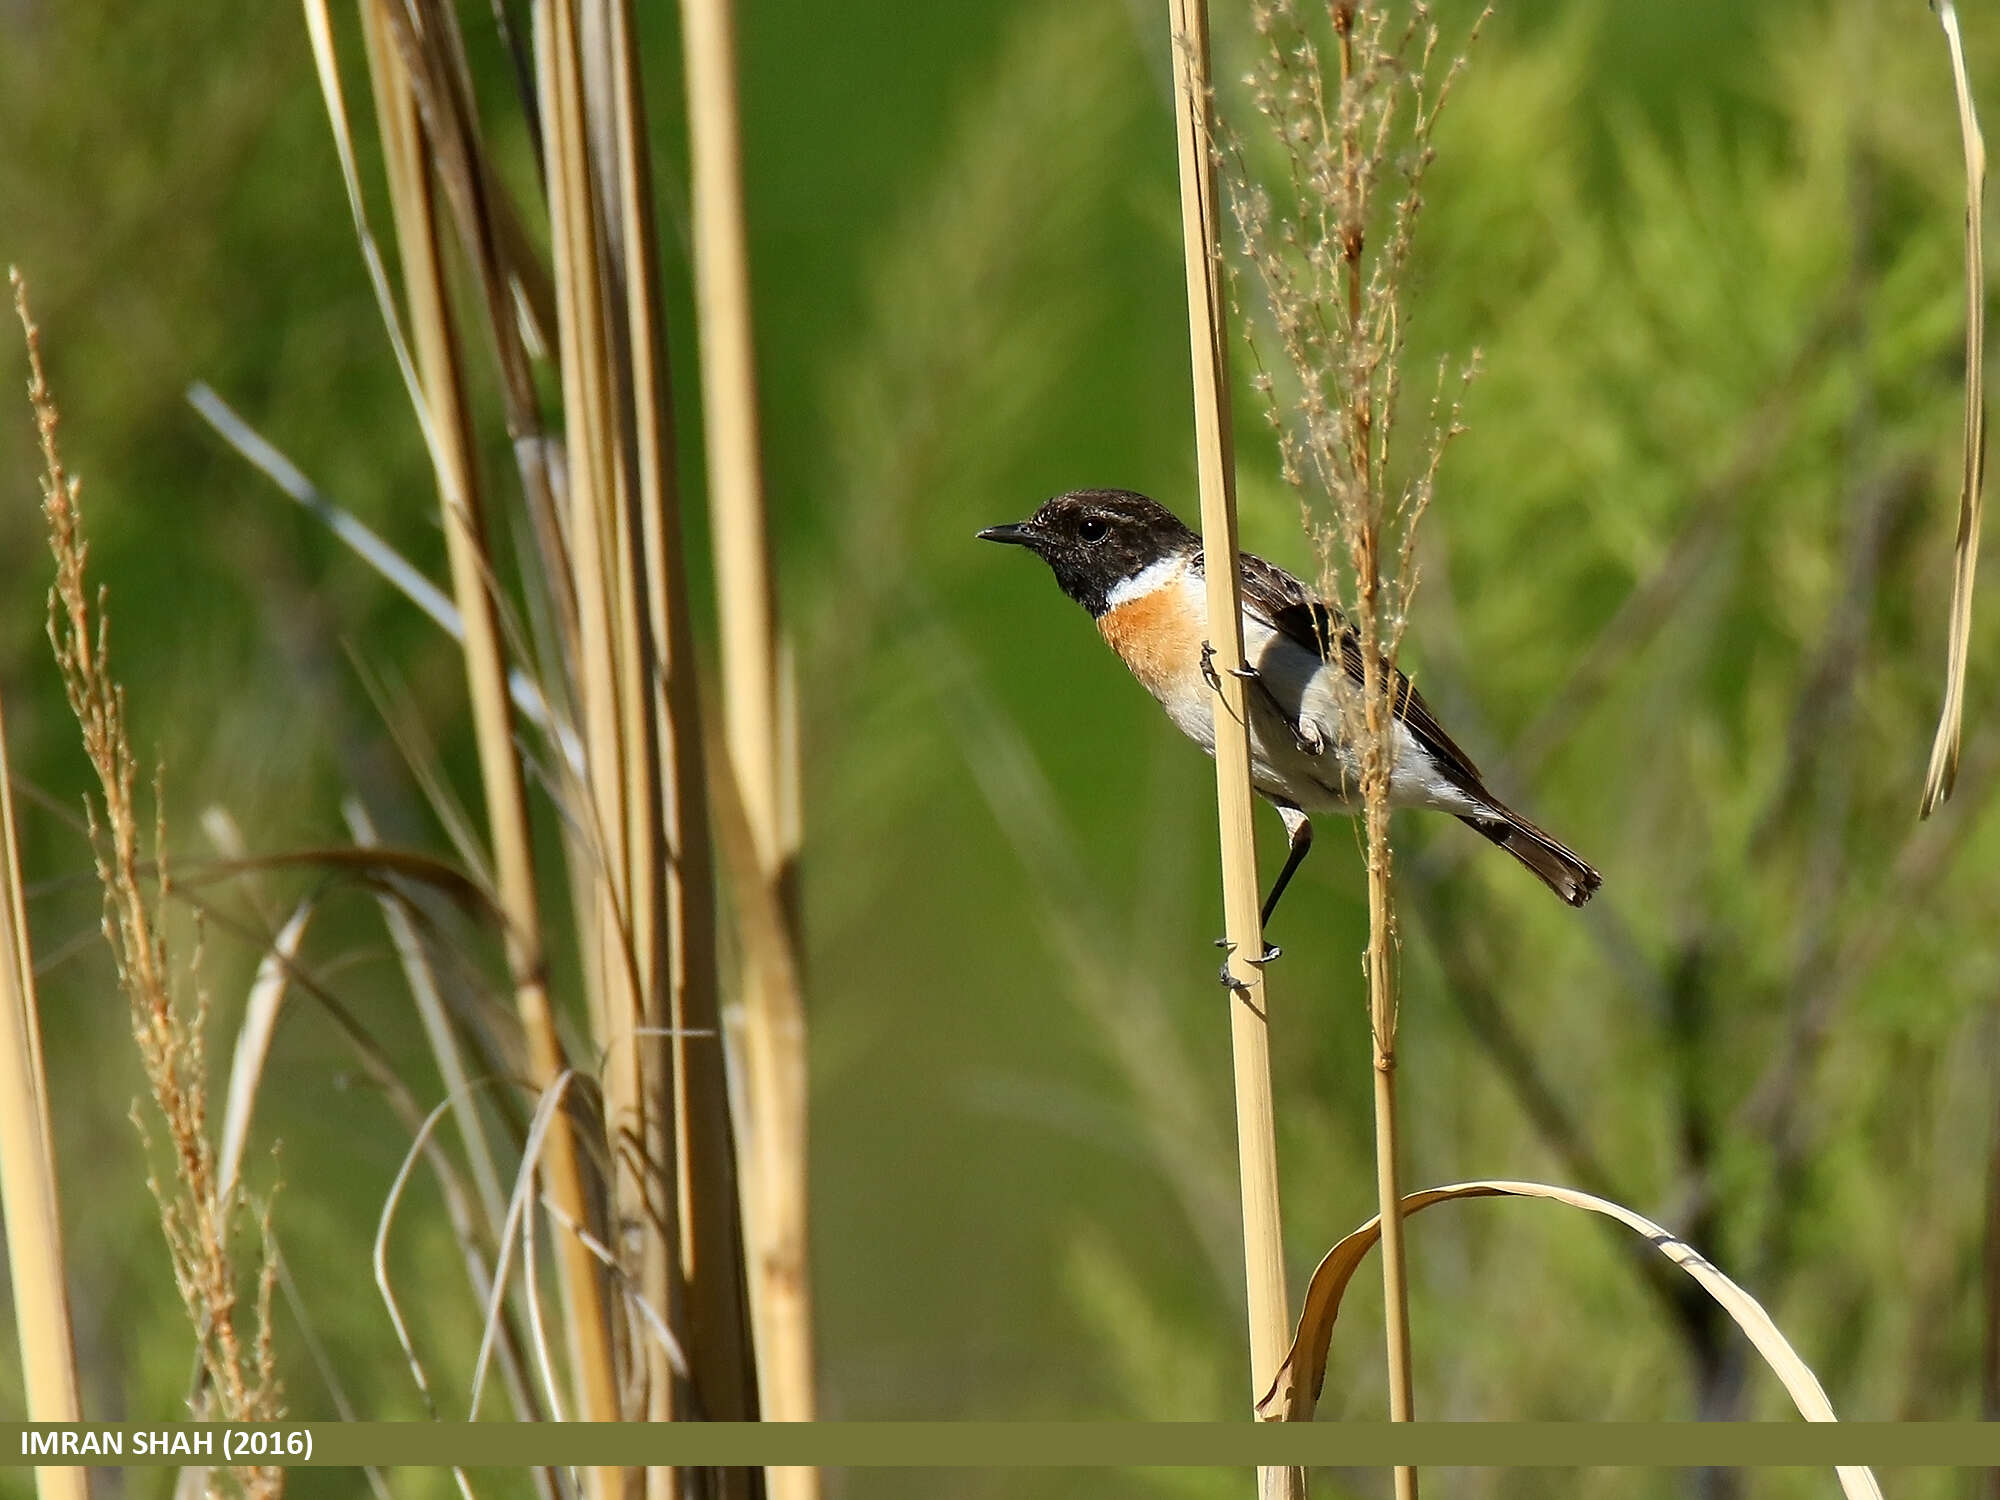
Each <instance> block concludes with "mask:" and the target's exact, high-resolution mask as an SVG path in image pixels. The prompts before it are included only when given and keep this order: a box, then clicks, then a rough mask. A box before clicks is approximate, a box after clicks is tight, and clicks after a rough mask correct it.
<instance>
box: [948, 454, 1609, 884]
mask: <svg viewBox="0 0 2000 1500" xmlns="http://www.w3.org/2000/svg"><path fill="white" fill-rule="evenodd" d="M979 536H980V539H981V540H983V541H988V542H1010V543H1013V544H1014V545H1016V546H1021V547H1026V548H1028V549H1029V550H1030V551H1031V552H1033V553H1034V554H1035V555H1036V556H1038V557H1040V558H1041V559H1042V561H1043V562H1045V563H1047V564H1048V565H1049V568H1050V569H1051V570H1052V571H1053V572H1054V573H1055V575H1056V582H1057V583H1058V584H1060V585H1061V586H1062V590H1063V592H1064V593H1066V594H1068V595H1069V596H1070V598H1072V599H1074V600H1076V602H1077V603H1079V604H1081V605H1082V606H1083V607H1084V608H1085V609H1087V610H1089V611H1090V615H1091V618H1092V619H1094V620H1095V621H1097V629H1098V631H1099V633H1100V634H1102V635H1103V637H1104V639H1105V640H1106V641H1107V642H1109V643H1110V646H1111V649H1112V650H1114V651H1116V652H1117V653H1118V655H1119V658H1120V659H1121V660H1122V661H1123V662H1124V663H1125V665H1126V666H1127V667H1129V668H1130V669H1131V671H1132V675H1133V676H1134V677H1136V678H1138V679H1139V681H1140V683H1141V684H1142V685H1143V686H1144V687H1145V689H1146V691H1147V692H1149V693H1151V694H1152V695H1153V696H1154V697H1155V698H1157V699H1158V700H1159V702H1160V706H1161V707H1162V708H1164V709H1166V711H1167V717H1168V718H1170V719H1172V720H1173V721H1174V723H1175V725H1176V726H1178V727H1179V729H1180V731H1181V733H1183V734H1185V735H1186V736H1187V737H1188V738H1189V739H1191V740H1193V741H1194V742H1195V743H1196V744H1198V745H1200V746H1201V747H1202V748H1203V749H1204V750H1206V751H1208V753H1209V754H1211V755H1213V754H1214V753H1215V721H1214V718H1213V708H1214V704H1215V703H1216V701H1217V694H1216V692H1215V670H1214V668H1213V666H1212V665H1211V664H1210V662H1209V655H1210V650H1209V637H1208V603H1207V596H1206V592H1205V590H1206V585H1205V583H1204V580H1203V572H1202V547H1201V538H1200V537H1199V536H1197V535H1196V534H1195V533H1194V532H1193V531H1191V530H1190V529H1189V528H1188V527H1187V526H1186V525H1185V524H1184V523H1183V522H1182V521H1181V519H1180V517H1178V516H1176V515H1175V514H1174V513H1173V512H1172V511H1170V510H1168V509H1167V508H1166V507H1165V506H1164V505H1161V504H1160V503H1158V502H1157V501H1154V500H1149V499H1147V498H1146V497H1145V496H1144V495H1139V494H1134V493H1133V492H1132V491H1130V490H1075V491H1072V492H1071V493H1069V494H1067V495H1058V496H1056V498H1055V499H1053V500H1050V501H1048V502H1047V503H1046V504H1044V505H1043V506H1042V507H1041V509H1039V510H1037V511H1036V512H1035V513H1034V514H1033V515H1032V516H1030V517H1029V518H1028V519H1027V520H1025V521H1022V522H1019V523H1018V524H1015V525H1010V526H990V527H988V528H987V529H986V530H984V531H982V532H980V533H979ZM1240 561H1241V564H1242V600H1243V659H1244V662H1245V668H1244V677H1245V680H1246V683H1247V686H1248V691H1247V692H1246V693H1245V695H1244V700H1245V702H1246V703H1247V704H1248V705H1249V712H1250V756H1251V781H1252V784H1253V785H1254V786H1255V787H1256V788H1257V791H1258V794H1259V795H1261V796H1262V797H1263V798H1264V799H1265V800H1266V801H1268V802H1270V803H1271V805H1272V806H1274V807H1276V808H1277V809H1278V816H1279V817H1281V818H1283V819H1284V822H1285V833H1286V836H1287V837H1288V838H1289V840H1290V842H1291V849H1290V852H1289V855H1288V857H1287V858H1286V860H1285V867H1284V869H1282V870H1281V871H1279V873H1278V879H1277V881H1276V883H1275V884H1274V885H1273V886H1272V887H1271V894H1270V895H1269V896H1267V897H1266V898H1265V900H1264V920H1265V921H1266V922H1269V921H1270V920H1271V914H1272V913H1273V912H1274V911H1276V910H1277V907H1278V898H1279V897H1280V896H1282V895H1283V894H1284V892H1285V886H1286V885H1287V884H1288V883H1290V881H1291V878H1292V876H1293V875H1294V874H1295V873H1296V872H1297V870H1298V867H1299V864H1300V862H1301V861H1303V860H1304V859H1305V857H1306V851H1307V850H1308V849H1310V848H1311V847H1312V822H1311V815H1312V814H1314V813H1319V812H1342V813H1353V812H1357V811H1359V810H1360V805H1361V794H1360V787H1361V751H1360V748H1359V747H1358V746H1357V745H1356V743H1355V741H1354V736H1353V735H1352V734H1351V733H1350V731H1349V728H1348V726H1349V725H1351V724H1353V723H1356V722H1358V720H1359V717H1360V715H1359V705H1360V699H1361V692H1362V687H1361V682H1362V656H1361V641H1360V638H1359V637H1358V636H1357V635H1356V634H1355V632H1354V629H1353V627H1352V626H1350V625H1349V624H1348V623H1347V622H1346V620H1345V619H1344V618H1343V617H1342V615H1341V613H1340V611H1339V610H1337V609H1335V608H1334V607H1333V606H1332V605H1331V604H1328V603H1327V602H1326V601H1325V600H1323V599H1321V598H1320V597H1319V596H1318V595H1316V594H1315V593H1313V591H1312V590H1311V589H1309V588H1307V587H1306V585H1305V584H1303V583H1301V582H1300V581H1299V580H1298V579H1297V578H1294V577H1293V576H1292V575H1291V574H1290V573H1287V572H1286V571H1285V570H1284V569H1283V568H1279V567H1274V566H1272V565H1271V564H1270V563H1267V562H1265V561H1264V559H1263V558H1261V557H1253V556H1252V555H1250V554H1249V553H1247V552H1246V553H1243V554H1242V555H1241V558H1240ZM1391 694H1392V697H1391V704H1392V707H1393V710H1394V723H1393V727H1392V729H1391V732H1390V733H1391V745H1390V754H1391V756H1392V762H1391V764H1392V769H1391V771H1390V776H1389V802H1390V805H1391V806H1393V807H1428V808H1435V809H1437V810H1438V811H1440V812H1448V813H1451V814H1453V815H1454V816H1456V817H1457V818H1458V819H1459V820H1460V821H1461V822H1463V823H1465V824H1467V825H1468V826H1469V827H1471V828H1473V829H1474V830H1476V831H1477V832H1479V833H1480V834H1482V835H1484V836H1485V837H1486V838H1488V839H1491V840H1492V841H1493V842H1494V843H1496V844H1498V845H1499V846H1500V847H1501V848H1502V849H1505V850H1506V851H1507V852H1508V853H1509V854H1511V855H1513V856H1514V858H1516V859H1518V860H1519V861H1520V862H1521V863H1522V864H1524V865H1526V866H1527V867H1528V868H1529V869H1530V870H1532V871H1533V872H1534V873H1535V874H1536V875H1537V876H1538V877H1539V878H1540V879H1541V880H1542V882H1543V883H1544V884H1545V885H1547V886H1548V888H1549V889H1550V890H1552V891H1554V892H1555V893H1556V894H1557V895H1558V896H1560V897H1562V898H1563V900H1565V901H1567V902H1568V903H1569V904H1570V905H1571V906H1581V905H1583V903H1584V902H1586V901H1588V900H1589V899H1590V898H1591V895H1592V893H1594V892H1595V891H1596V890H1597V887H1598V885H1599V884H1600V880H1601V877H1600V876H1599V875H1598V873H1597V871H1595V870H1593V869H1592V868H1591V867H1590V866H1589V865H1587V864H1585V863H1584V862H1583V861H1582V860H1581V859H1579V858H1578V857H1577V855H1576V854H1575V852H1574V851H1572V850H1571V849H1569V848H1567V847H1566V846H1564V845H1563V844H1561V843H1560V842H1558V841H1557V840H1555V839H1552V838H1550V837H1549V836H1548V835H1547V834H1546V833H1544V832H1542V830H1541V829H1539V828H1537V827H1536V826H1535V825H1534V824H1532V823H1530V822H1529V821H1528V820H1527V819H1526V818H1524V817H1522V816H1521V815H1520V814H1519V813H1517V812H1515V811H1514V810H1513V809H1512V808H1510V807H1508V806H1507V805H1506V804H1505V803H1504V802H1502V801H1501V800H1500V799H1499V798H1498V797H1495V796H1494V795H1493V793H1491V792H1490V791H1488V790H1487V789H1486V784H1485V783H1484V782H1483V781H1481V780H1480V776H1479V768H1478V767H1476V766H1475V765H1473V763H1472V760H1471V757H1469V756H1468V755H1466V753H1465V752H1464V751H1463V750H1461V749H1459V748H1458V746H1457V745H1456V744H1455V743H1454V742H1453V741H1452V738H1451V736H1450V735H1448V734H1446V733H1445V732H1444V728H1443V726H1441V725H1440V724H1439V723H1438V721H1437V719H1436V717H1435V716H1434V715H1433V714H1432V713H1431V710H1430V705H1429V704H1427V703H1425V702H1424V700H1423V696H1422V695H1421V694H1420V693H1418V692H1417V690H1416V688H1415V687H1413V686H1412V685H1411V683H1410V680H1409V678H1407V677H1405V676H1404V675H1403V674H1402V673H1401V672H1396V673H1394V674H1393V675H1392V677H1391Z"/></svg>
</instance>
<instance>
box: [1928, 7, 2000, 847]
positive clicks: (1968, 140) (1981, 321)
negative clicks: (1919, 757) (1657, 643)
mask: <svg viewBox="0 0 2000 1500" xmlns="http://www.w3.org/2000/svg"><path fill="white" fill-rule="evenodd" d="M1936 9H1937V14H1938V22H1939V24H1941V25H1942V26H1943V27H1944V36H1945V41H1946V42H1947V43H1948V44H1949V45H1950V47H1951V79H1952V86H1953V88H1954V89H1955V90H1956V91H1957V94H1958V130H1959V135H1960V137H1961V138H1962V139H1963V141H1964V145H1965V464H1964V472H1963V476H1962V479H1961V482H1960V488H1959V495H1958V543H1957V548H1956V551H1955V553H1954V555H1953V559H1952V578H1951V644H1950V647H1949V652H1950V654H1949V656H1948V657H1947V659H1946V666H1945V679H1944V709H1943V711H1942V712H1941V713H1940V714H1939V715H1938V727H1937V738H1936V739H1935V740H1933V741H1932V742H1931V764H1930V770H1929V772H1928V773H1927V774H1926V775H1925V777H1924V800H1923V807H1922V810H1921V811H1922V816H1924V817H1926V818H1928V817H1929V816H1930V815H1931V813H1932V812H1933V811H1935V810H1936V808H1937V806H1938V804H1939V803H1941V802H1943V801H1944V799H1945V798H1947V797H1949V796H1950V795H1951V788H1952V783H1953V782H1954V781H1955V780H1957V778H1958V745H1959V728H1960V722H1961V720H1962V719H1963V717H1964V713H1965V666H1966V656H1967V654H1968V653H1969V651H1970V649H1971V640H1972V584H1973V577H1974V575H1975V574H1976V573H1977V572H1978V569H1979V522H1980V513H1981V511H1982V510H1983V509H1984V500H1983V491H1984V490H1985V485H1986V263H1985V253H1984V247H1983V236H1982V234H1981V225H1980V220H1981V217H1982V214H1983V210H1984V207H1985V202H1986V140H1985V138H1984V137H1983V136H1982V135H1981V134H1980V132H1979V114H1978V111H1977V110H1976V109H1975V108H1974V107H1973V102H1972V86H1971V85H1970V84H1969V83H1968V82H1967V81H1966V76H1965V41H1964V38H1963V37H1961V36H1960V35H1959V30H1958V11H1957V9H1956V8H1955V7H1954V6H1953V5H1952V3H1951V0H1937V6H1936Z"/></svg>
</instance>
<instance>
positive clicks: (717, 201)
mask: <svg viewBox="0 0 2000 1500" xmlns="http://www.w3.org/2000/svg"><path fill="white" fill-rule="evenodd" d="M681 25H682V33H683V38H684V47H685V50H686V56H687V94H688V116H689V137H690V151H691V155H692V158H693V178H692V198H693V223H694V269H695V299H696V310H697V313H698V315H699V319H700V326H701V345H702V360H701V376H702V417H703V421H704V425H705V428H706V435H707V459H708V499H709V512H710V515H711V517H712V518H713V524H712V531H713V536H714V546H715V571H716V592H717V601H718V608H719V610H720V614H721V625H722V700H723V714H724V721H725V724H726V726H727V734H728V738H727V755H728V761H727V764H728V765H729V767H730V768H731V770H732V771H733V773H734V779H735V782H736V786H737V788H738V790H739V791H740V794H741V798H742V805H743V811H744V814H745V817H746V820H747V822H748V825H749V832H750V835H751V838H752V839H753V841H754V846H755V853H756V859H755V862H754V864H753V865H751V866H750V867H749V869H748V870H747V871H745V872H743V878H747V879H750V880H754V881H756V882H757V883H758V884H759V885H761V886H762V887H763V889H764V892H765V893H768V894H767V895H764V896H760V895H759V894H758V893H754V892H750V891H748V890H745V889H742V879H741V878H739V879H738V882H737V883H738V886H739V895H738V898H737V900H738V905H739V907H743V906H754V905H758V904H760V903H761V901H764V900H775V902H776V903H777V905H778V906H779V908H780V910H781V912H782V915H783V921H782V922H781V923H779V924H778V925H776V926H775V927H773V926H771V925H769V924H757V925H756V926H755V927H751V926H749V925H748V924H746V927H745V931H744V942H745V946H746V948H747V947H755V946H756V945H758V944H760V943H772V942H775V943H780V944H782V945H783V946H784V950H785V951H784V952H782V953H780V954H769V955H765V954H757V953H750V954H746V961H745V973H744V975H743V996H744V1012H745V1015H744V1029H743V1034H744V1043H745V1046H744V1053H745V1056H744V1062H745V1073H746V1079H745V1081H746V1092H747V1095H748V1101H749V1117H750V1118H749V1133H750V1137H751V1139H750V1155H749V1156H748V1158H747V1160H746V1166H747V1167H748V1168H749V1171H748V1173H747V1175H748V1179H749V1186H750V1192H749V1206H750V1215H749V1226H750V1232H751V1235H752V1236H753V1241H754V1243H753V1245H752V1250H751V1268H752V1276H751V1283H750V1286H751V1306H752V1308H753V1310H754V1312H755V1315H756V1320H757V1332H758V1356H759V1368H760V1371H761V1373H762V1378H763V1394H764V1398H765V1413H766V1415H767V1416H769V1417H771V1418H772V1419H774V1420H778V1421H800V1422H805V1421H811V1420H812V1418H813V1413H814V1396H813V1344H812V1300H811V1287H810V1282H809V1267H808V1263H807V1255H806V1246H807V1223H806V1202H807V1174H806V1168H807V1151H806V1146H807V1139H806V1129H807V1126H806V1028H805V1010H804V1006H803V1003H802V997H801V995H800V993H799V987H798V983H797V976H798V973H799V938H798V913H797V909H796V903H795V889H796V880H797V872H796V861H797V856H798V845H797V843H796V841H795V838H794V837H793V836H792V835H793V833H794V831H795V830H794V829H792V828H788V826H787V824H788V823H789V822H790V821H791V820H790V819H788V818H787V816H786V807H787V805H788V804H790V805H793V806H795V805H796V802H797V796H798V792H797V788H798V780H799V776H798V763H797V759H796V755H795V754H794V755H791V756H788V755H787V753H786V750H787V745H786V736H785V735H784V733H783V728H782V720H781V713H780V691H781V690H780V680H781V668H780V665H779V656H778V650H777V628H776V605H775V602H774V592H775V591H774V586H773V583H772V577H771V548H770V540H769V535H768V528H767V524H766V516H765V507H764V485H763V461H762V454H761V449H760V445H759V439H758V427H757V375H756V361H755V349H754V343H753V328H752V319H751V301H750V265H749V248H748V245H747V244H746V241H745V230H744V210H743V168H742V147H741V142H740V134H739V129H738V123H737V101H736V38H735V29H736V28H735V18H734V14H733V9H732V6H731V5H730V0H683V3H682V6H681ZM726 867H727V868H733V867H728V866H726ZM780 976H784V977H783V978H781V977H780ZM814 1479H815V1475H814V1471H811V1470H796V1471H793V1470H787V1471H785V1475H784V1479H783V1483H784V1485H785V1486H786V1488H787V1492H789V1493H792V1494H796V1495H800V1496H809V1495H810V1494H812V1493H814V1492H816V1490H817V1485H816V1483H814Z"/></svg>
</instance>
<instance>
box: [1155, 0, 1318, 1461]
mask: <svg viewBox="0 0 2000 1500" xmlns="http://www.w3.org/2000/svg"><path fill="white" fill-rule="evenodd" d="M1168 19H1169V24H1170V25H1171V27H1172V42H1173V51H1174V83H1175V87H1174V120H1175V125H1176V127H1177V133H1178V135H1179V140H1180V185H1181V244H1182V250H1183V252H1184V256H1183V258H1184V260H1185V264H1186V271H1187V291H1188V346H1189V357H1190V362H1191V365H1192V370H1193V375H1194V429H1195V461H1196V469H1197V473H1198V476H1199V482H1200V488H1201V529H1202V545H1203V548H1204V551H1205V555H1206V558H1207V563H1208V566H1207V585H1208V618H1209V644H1210V645H1211V646H1212V647H1213V649H1214V653H1215V654H1214V662H1213V665H1214V667H1215V671H1216V676H1217V681H1218V683H1219V684H1220V686H1219V688H1218V692H1217V697H1218V699H1219V702H1218V703H1217V704H1216V705H1215V706H1214V707H1215V789H1216V803H1217V813H1218V819H1219V822H1220V835H1221V849H1222V904H1223V923H1224V932H1225V934H1226V941H1227V943H1228V945H1229V959H1228V964H1227V972H1228V977H1229V981H1230V983H1229V995H1230V1007H1229V1018H1230V1042H1231V1046H1232V1050H1233V1053H1234V1057H1235V1074H1236V1156H1237V1173H1238V1178H1239V1181H1240V1185H1241V1190H1242V1200H1243V1264H1244V1273H1245V1279H1246V1281H1247V1283H1248V1294H1249V1297H1248V1301H1249V1318H1250V1385H1251V1395H1250V1399H1251V1401H1252V1403H1253V1405H1254V1403H1255V1402H1256V1400H1257V1399H1258V1397H1260V1396H1262V1395H1263V1394H1264V1392H1265V1391H1266V1390H1268V1389H1269V1388H1270V1386H1271V1383H1272V1381H1273V1380H1275V1379H1276V1378H1277V1373H1278V1367H1279V1365H1280V1364H1281V1363H1282V1362H1283V1360H1284V1357H1285V1349H1286V1344H1287V1341H1288V1334H1289V1317H1288V1305H1287V1299H1286V1295H1285V1256H1284V1236H1283V1233H1282V1229H1281V1226H1280V1223H1279V1215H1278V1147H1277V1131H1276V1127H1275V1124H1274V1121H1273V1118H1272V1109H1271V1051H1270V1012H1269V1010H1268V1009H1267V1006H1266V997H1265V986H1264V972H1263V967H1262V964H1261V962H1260V955H1261V954H1262V953H1263V951H1264V926H1263V921H1262V918H1261V915H1260V913H1259V910H1258V898H1257V846H1256V841H1255V838H1254V830H1253V827H1252V823H1251V802H1250V732H1249V728H1248V723H1249V720H1248V718H1247V709H1248V703H1247V700H1246V695H1245V685H1244V682H1243V679H1242V678H1241V677H1239V676H1237V675H1236V674H1237V672H1238V671H1239V670H1240V669H1241V668H1242V665H1243V621H1242V614H1241V603H1240V593H1239V586H1238V578H1237V566H1236V555H1237V553H1236V472H1235V459H1234V452H1233V443H1232V439H1231V435H1230V428H1229V357H1228V333H1227V328H1226V312H1225V304H1224V302H1223V291H1222V263H1221V243H1220V221H1219V216H1218V212H1217V206H1216V187H1215V165H1214V161H1213V158H1212V154H1211V150H1210V142H1211V140H1212V131H1211V127H1210V120H1209V108H1210V94H1209V62H1208V58H1209V53H1208V7H1207V4H1206V0H1168ZM1258 1492H1259V1493H1260V1494H1263V1495H1288V1494H1293V1495H1303V1494H1304V1474H1303V1471H1300V1470H1293V1469H1282V1468H1267V1469H1260V1470H1258Z"/></svg>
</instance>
